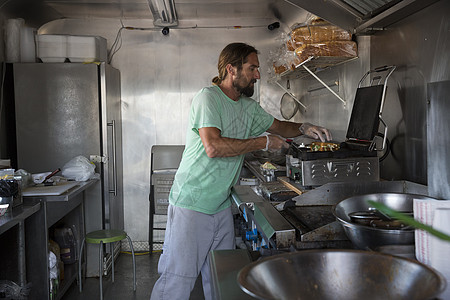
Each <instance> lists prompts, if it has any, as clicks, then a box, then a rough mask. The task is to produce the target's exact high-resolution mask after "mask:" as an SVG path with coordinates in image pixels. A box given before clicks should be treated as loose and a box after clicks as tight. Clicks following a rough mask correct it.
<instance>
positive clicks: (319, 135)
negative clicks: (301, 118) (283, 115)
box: [299, 123, 331, 142]
mask: <svg viewBox="0 0 450 300" xmlns="http://www.w3.org/2000/svg"><path fill="white" fill-rule="evenodd" d="M299 130H300V132H301V133H302V134H304V135H306V136H308V137H310V138H313V139H316V140H317V139H320V140H321V141H322V142H325V138H326V140H327V141H330V140H331V133H330V131H328V129H326V128H324V127H320V126H316V125H313V124H311V123H303V124H302V125H301V126H300V128H299ZM324 136H325V137H324Z"/></svg>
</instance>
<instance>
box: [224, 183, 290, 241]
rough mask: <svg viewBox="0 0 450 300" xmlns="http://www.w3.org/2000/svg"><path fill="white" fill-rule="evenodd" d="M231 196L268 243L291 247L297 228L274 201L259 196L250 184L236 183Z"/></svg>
mask: <svg viewBox="0 0 450 300" xmlns="http://www.w3.org/2000/svg"><path fill="white" fill-rule="evenodd" d="M231 196H232V198H233V200H234V202H235V204H236V206H237V207H238V208H239V210H240V212H241V213H242V214H243V215H244V218H249V219H250V220H251V221H253V222H254V223H255V225H256V228H257V229H258V232H259V233H261V234H262V236H263V238H264V240H265V242H266V244H269V243H270V244H271V245H272V246H273V247H274V248H277V249H279V248H289V246H290V245H292V244H293V243H294V242H295V228H294V227H292V225H291V224H289V222H288V221H286V219H285V218H283V217H282V216H281V215H280V213H279V212H278V211H277V210H276V209H275V207H274V206H273V204H272V203H270V202H268V201H266V200H265V199H264V198H262V197H260V196H258V195H257V194H256V193H255V192H254V191H253V189H252V188H251V187H250V186H242V185H236V186H234V187H233V189H232V191H231Z"/></svg>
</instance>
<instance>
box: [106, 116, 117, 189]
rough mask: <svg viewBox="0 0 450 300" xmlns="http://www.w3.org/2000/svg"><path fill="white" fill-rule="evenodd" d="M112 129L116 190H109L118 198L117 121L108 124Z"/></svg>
mask: <svg viewBox="0 0 450 300" xmlns="http://www.w3.org/2000/svg"><path fill="white" fill-rule="evenodd" d="M107 125H108V126H110V127H111V129H112V152H113V166H112V168H113V180H114V189H112V190H109V193H110V194H114V196H117V168H116V163H117V161H116V153H117V151H116V120H111V122H110V123H108V124H107Z"/></svg>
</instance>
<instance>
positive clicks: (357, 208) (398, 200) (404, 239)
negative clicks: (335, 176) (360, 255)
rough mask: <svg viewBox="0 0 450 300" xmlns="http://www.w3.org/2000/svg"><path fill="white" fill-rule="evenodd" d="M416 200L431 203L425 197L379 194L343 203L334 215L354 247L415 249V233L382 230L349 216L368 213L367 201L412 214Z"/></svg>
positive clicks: (363, 196)
mask: <svg viewBox="0 0 450 300" xmlns="http://www.w3.org/2000/svg"><path fill="white" fill-rule="evenodd" d="M414 199H432V198H430V197H427V196H423V195H414V194H404V193H377V194H368V195H359V196H354V197H351V198H347V199H345V200H342V201H341V202H339V203H338V204H336V205H335V206H334V207H333V214H334V215H335V217H336V218H337V220H338V221H339V223H341V225H342V226H343V227H344V231H345V233H346V234H347V236H348V238H349V239H350V241H352V243H353V245H354V246H355V247H357V248H359V249H363V250H369V249H372V250H374V249H377V248H378V247H380V246H387V245H414V229H413V228H406V229H383V228H374V227H371V226H367V225H362V224H358V223H355V222H353V221H352V220H351V218H350V216H349V214H351V213H354V212H363V211H369V210H370V209H371V207H370V205H369V204H368V203H367V200H372V201H375V202H380V203H383V204H384V205H386V206H388V207H390V208H392V209H395V210H397V211H402V212H412V211H413V202H414Z"/></svg>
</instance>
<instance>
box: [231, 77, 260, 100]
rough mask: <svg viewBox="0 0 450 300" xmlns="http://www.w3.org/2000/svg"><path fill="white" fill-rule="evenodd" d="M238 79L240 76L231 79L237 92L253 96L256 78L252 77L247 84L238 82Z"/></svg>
mask: <svg viewBox="0 0 450 300" xmlns="http://www.w3.org/2000/svg"><path fill="white" fill-rule="evenodd" d="M239 79H241V76H239V77H238V78H236V80H235V81H233V86H234V87H235V88H236V90H237V91H238V92H240V93H241V95H242V94H243V95H245V96H247V97H251V96H253V93H254V87H255V83H256V79H252V80H251V81H250V82H249V83H248V85H247V86H242V85H240V84H239Z"/></svg>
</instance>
